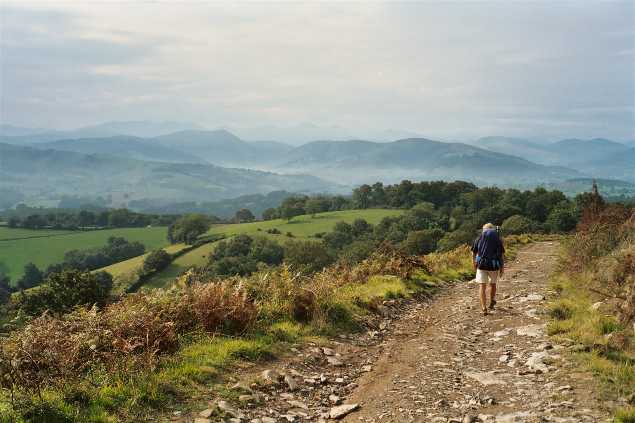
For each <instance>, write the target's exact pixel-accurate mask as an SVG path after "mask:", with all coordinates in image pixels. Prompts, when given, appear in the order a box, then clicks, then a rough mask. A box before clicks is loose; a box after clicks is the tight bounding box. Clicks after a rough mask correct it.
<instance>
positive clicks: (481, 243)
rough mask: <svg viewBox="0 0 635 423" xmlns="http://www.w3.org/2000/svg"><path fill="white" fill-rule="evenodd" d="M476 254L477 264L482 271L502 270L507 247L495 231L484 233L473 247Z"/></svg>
mask: <svg viewBox="0 0 635 423" xmlns="http://www.w3.org/2000/svg"><path fill="white" fill-rule="evenodd" d="M472 252H473V253H475V254H476V264H477V267H478V268H479V269H481V270H500V268H501V267H502V266H503V254H505V247H504V246H503V241H501V239H500V237H499V236H498V232H496V230H494V229H490V230H487V231H484V232H483V233H482V234H481V236H479V237H478V238H477V239H476V240H475V241H474V244H473V245H472Z"/></svg>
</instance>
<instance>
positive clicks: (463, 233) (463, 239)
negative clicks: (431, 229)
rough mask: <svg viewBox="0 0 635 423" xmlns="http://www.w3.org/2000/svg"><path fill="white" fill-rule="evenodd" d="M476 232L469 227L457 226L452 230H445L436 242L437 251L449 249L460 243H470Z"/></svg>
mask: <svg viewBox="0 0 635 423" xmlns="http://www.w3.org/2000/svg"><path fill="white" fill-rule="evenodd" d="M476 236H477V234H476V232H475V231H474V230H471V229H466V228H459V229H457V230H456V231H453V232H447V233H446V234H445V235H443V238H441V239H440V240H439V242H438V243H437V249H438V250H439V251H442V252H444V251H451V250H454V249H455V248H458V247H460V246H462V245H472V243H473V242H474V240H475V239H476Z"/></svg>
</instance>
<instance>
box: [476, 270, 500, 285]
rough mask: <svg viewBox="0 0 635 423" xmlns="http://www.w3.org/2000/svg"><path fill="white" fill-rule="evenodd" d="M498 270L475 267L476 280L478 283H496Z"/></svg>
mask: <svg viewBox="0 0 635 423" xmlns="http://www.w3.org/2000/svg"><path fill="white" fill-rule="evenodd" d="M499 272H500V270H481V269H476V281H477V282H478V283H496V281H497V280H498V273H499Z"/></svg>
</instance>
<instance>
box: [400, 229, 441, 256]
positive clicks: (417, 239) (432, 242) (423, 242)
mask: <svg viewBox="0 0 635 423" xmlns="http://www.w3.org/2000/svg"><path fill="white" fill-rule="evenodd" d="M443 236H444V232H443V231H442V230H440V229H425V230H422V231H412V232H410V233H408V236H407V238H406V240H405V241H404V242H403V244H402V248H403V249H404V251H406V252H407V253H408V254H412V255H421V254H429V253H431V252H433V251H435V250H436V249H437V243H438V242H439V240H440V239H441V238H443Z"/></svg>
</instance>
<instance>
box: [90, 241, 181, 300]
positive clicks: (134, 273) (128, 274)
mask: <svg viewBox="0 0 635 423" xmlns="http://www.w3.org/2000/svg"><path fill="white" fill-rule="evenodd" d="M185 247H187V245H186V244H174V245H168V246H166V247H164V248H163V249H164V250H165V251H166V252H167V253H169V254H174V253H178V252H179V251H181V250H182V249H183V248H185ZM148 254H150V252H147V253H145V254H143V255H141V256H137V257H134V258H131V259H129V260H125V261H120V262H119V263H115V264H111V265H110V266H106V267H102V268H101V269H97V270H95V272H97V271H104V272H108V273H110V274H111V275H112V278H113V283H114V288H113V289H114V290H115V291H117V292H123V291H125V289H126V288H127V287H129V286H130V285H131V284H133V283H134V282H136V281H137V279H138V271H139V270H141V268H142V267H143V261H144V260H145V258H146V257H147V256H148Z"/></svg>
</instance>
